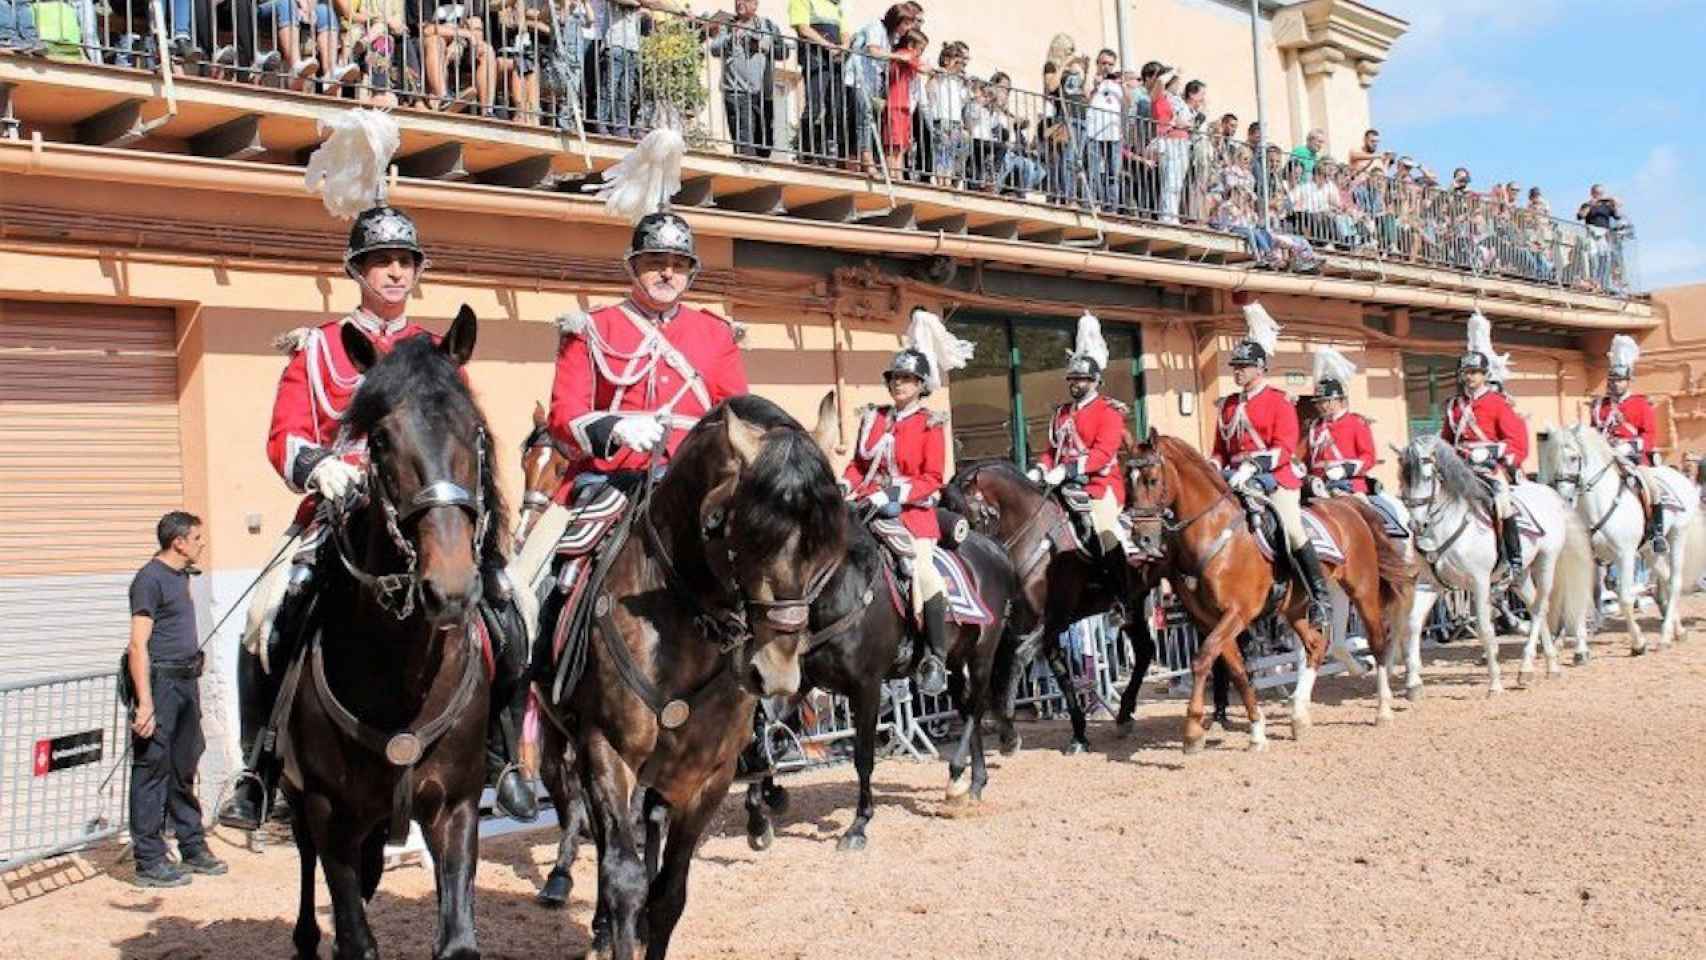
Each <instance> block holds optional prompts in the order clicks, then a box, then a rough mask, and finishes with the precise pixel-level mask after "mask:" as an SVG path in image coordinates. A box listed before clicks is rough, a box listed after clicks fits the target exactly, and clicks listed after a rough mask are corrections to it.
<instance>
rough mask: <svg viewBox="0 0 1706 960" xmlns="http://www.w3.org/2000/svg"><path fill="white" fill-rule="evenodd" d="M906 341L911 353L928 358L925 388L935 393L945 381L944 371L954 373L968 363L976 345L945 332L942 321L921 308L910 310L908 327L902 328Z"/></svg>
mask: <svg viewBox="0 0 1706 960" xmlns="http://www.w3.org/2000/svg"><path fill="white" fill-rule="evenodd" d="M906 342H907V344H908V345H909V346H911V347H912V348H913V349H914V350H917V351H918V352H919V353H922V354H924V355H925V356H926V357H928V358H930V376H929V377H928V378H927V380H926V382H925V386H927V387H929V388H930V389H931V390H936V389H938V388H940V387H941V386H942V384H944V383H946V382H947V379H948V371H949V370H958V369H960V368H961V367H963V366H965V365H966V364H967V363H970V362H971V358H972V354H974V353H976V352H977V344H975V343H972V342H971V341H970V340H961V339H960V338H959V337H956V336H954V335H953V334H951V333H949V332H948V328H947V327H945V326H943V325H942V318H941V317H938V316H936V315H935V314H934V313H931V312H930V311H928V310H926V309H924V308H923V307H913V308H912V324H911V325H910V326H908V327H907V328H906Z"/></svg>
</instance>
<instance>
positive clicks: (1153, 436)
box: [1143, 427, 1161, 447]
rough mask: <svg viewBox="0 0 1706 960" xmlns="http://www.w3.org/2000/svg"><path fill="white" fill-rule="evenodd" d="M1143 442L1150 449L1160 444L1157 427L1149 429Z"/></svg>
mask: <svg viewBox="0 0 1706 960" xmlns="http://www.w3.org/2000/svg"><path fill="white" fill-rule="evenodd" d="M1143 442H1144V443H1147V444H1149V445H1150V446H1152V447H1153V446H1156V445H1157V444H1159V443H1160V442H1161V429H1160V428H1159V427H1150V428H1149V436H1148V437H1147V438H1145V439H1144V441H1143Z"/></svg>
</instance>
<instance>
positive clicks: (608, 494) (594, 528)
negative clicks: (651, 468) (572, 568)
mask: <svg viewBox="0 0 1706 960" xmlns="http://www.w3.org/2000/svg"><path fill="white" fill-rule="evenodd" d="M628 503H629V500H628V495H627V494H625V493H623V492H622V491H621V490H619V489H617V488H616V486H615V485H614V484H605V485H603V486H602V487H600V488H599V489H598V490H596V491H594V492H592V493H591V494H589V495H587V499H586V502H585V503H577V504H575V505H574V506H573V507H571V508H570V511H569V515H570V519H569V523H568V526H567V527H565V528H564V530H563V533H562V536H560V537H558V538H557V549H556V553H557V555H558V556H560V557H579V556H584V555H586V554H587V553H590V552H592V549H593V548H594V547H596V546H598V544H599V542H600V541H601V540H603V539H604V534H605V532H606V531H608V530H609V529H610V528H611V527H613V526H615V525H616V521H618V520H621V519H622V515H623V514H625V513H627V512H628Z"/></svg>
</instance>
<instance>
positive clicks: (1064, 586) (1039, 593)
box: [942, 459, 1155, 754]
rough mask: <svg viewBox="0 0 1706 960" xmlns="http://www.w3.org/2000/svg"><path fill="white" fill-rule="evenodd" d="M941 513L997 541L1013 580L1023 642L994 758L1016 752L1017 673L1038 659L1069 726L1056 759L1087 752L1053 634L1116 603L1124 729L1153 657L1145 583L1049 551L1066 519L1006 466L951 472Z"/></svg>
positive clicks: (1042, 492)
mask: <svg viewBox="0 0 1706 960" xmlns="http://www.w3.org/2000/svg"><path fill="white" fill-rule="evenodd" d="M942 506H944V507H945V508H947V509H949V510H952V511H954V512H956V513H960V514H962V515H963V516H965V517H966V518H967V519H968V520H970V521H971V524H972V526H973V528H975V529H976V530H978V531H979V532H981V533H983V534H985V535H986V536H988V537H990V538H991V539H993V540H995V541H997V542H998V543H999V544H1000V545H1001V547H1002V548H1003V549H1004V550H1005V551H1006V552H1007V556H1008V558H1009V559H1010V560H1011V561H1012V564H1013V568H1014V571H1015V575H1016V576H1017V578H1018V598H1019V600H1020V601H1021V602H1020V603H1018V604H1015V605H1014V613H1013V615H1012V617H1011V618H1010V619H1011V621H1012V625H1011V627H1010V629H1014V630H1017V631H1019V632H1020V634H1021V635H1022V636H1023V639H1022V641H1021V642H1020V644H1019V648H1018V650H1017V651H1016V653H1015V658H1016V668H1015V670H1014V671H1013V673H1012V675H1011V677H1009V678H1008V689H1007V690H1006V691H1005V692H1004V694H1003V698H1002V700H1001V709H1000V711H999V714H998V716H997V720H998V721H999V722H1000V723H1001V724H1002V726H1003V728H1004V729H1003V743H1002V752H1003V753H1010V752H1012V751H1013V750H1014V749H1016V748H1017V745H1018V740H1017V735H1016V734H1013V733H1012V718H1013V699H1014V696H1015V694H1016V690H1017V685H1018V683H1019V681H1020V680H1021V679H1023V673H1024V668H1025V667H1026V666H1028V665H1029V663H1030V662H1031V660H1032V659H1033V658H1034V657H1035V655H1036V654H1037V653H1039V652H1041V653H1043V654H1044V657H1045V659H1046V660H1047V662H1048V665H1049V669H1050V670H1051V672H1052V673H1053V674H1054V680H1055V684H1056V686H1058V687H1059V688H1060V691H1061V694H1062V699H1064V700H1065V701H1066V710H1067V714H1068V716H1069V717H1070V718H1071V720H1072V739H1071V741H1070V742H1068V743H1067V745H1066V748H1065V751H1064V752H1065V753H1067V754H1078V753H1083V752H1084V751H1086V750H1088V749H1090V737H1089V733H1088V730H1087V724H1086V720H1085V716H1084V707H1083V705H1082V704H1080V703H1079V701H1078V697H1077V696H1076V695H1075V693H1074V690H1073V684H1072V674H1071V670H1070V668H1069V667H1068V665H1067V662H1066V657H1065V654H1064V652H1063V651H1062V650H1061V647H1060V635H1061V634H1062V633H1063V632H1064V631H1065V630H1066V628H1067V627H1068V626H1070V625H1072V624H1073V623H1076V622H1078V621H1079V620H1082V619H1084V618H1085V617H1093V616H1097V615H1099V614H1104V613H1107V612H1108V611H1109V610H1111V609H1113V608H1114V606H1115V604H1117V603H1121V602H1122V601H1123V602H1124V603H1125V605H1126V617H1125V625H1124V626H1123V627H1122V630H1123V631H1124V632H1125V634H1126V637H1127V639H1128V640H1129V641H1130V642H1131V646H1132V652H1133V655H1134V656H1135V658H1136V662H1135V664H1134V666H1133V673H1132V679H1131V682H1130V684H1129V685H1128V686H1127V688H1126V689H1127V693H1126V695H1125V696H1124V697H1122V699H1121V707H1120V718H1119V719H1120V720H1121V721H1122V723H1124V722H1129V721H1130V718H1131V708H1132V707H1133V706H1134V705H1135V701H1136V692H1137V689H1138V686H1139V685H1140V684H1141V683H1142V681H1143V677H1144V675H1145V674H1147V673H1148V672H1149V664H1150V661H1151V660H1152V659H1154V656H1155V642H1154V639H1153V638H1152V637H1151V636H1150V633H1149V624H1148V623H1147V622H1146V620H1145V618H1144V617H1143V615H1142V611H1143V598H1144V597H1145V596H1147V595H1148V591H1149V588H1150V587H1151V586H1153V583H1152V582H1150V578H1149V577H1147V576H1145V575H1143V574H1139V573H1138V572H1136V571H1130V572H1128V571H1127V569H1126V563H1125V559H1124V557H1123V556H1121V557H1116V558H1114V559H1113V560H1111V561H1108V562H1106V563H1098V562H1096V561H1092V560H1089V559H1087V558H1086V557H1084V556H1083V555H1082V554H1080V553H1078V552H1077V551H1073V550H1056V549H1055V546H1054V540H1053V539H1052V538H1053V537H1054V536H1055V535H1057V533H1058V532H1059V531H1061V530H1062V529H1070V526H1071V523H1072V521H1071V518H1069V517H1068V516H1067V515H1066V509H1065V508H1064V507H1062V506H1061V505H1060V504H1059V503H1058V502H1056V501H1055V499H1054V498H1053V497H1051V496H1049V493H1048V491H1047V490H1046V489H1045V488H1044V487H1042V486H1041V485H1039V484H1037V483H1035V482H1033V481H1032V480H1031V479H1030V478H1029V477H1027V476H1025V474H1024V473H1023V472H1022V471H1020V470H1019V468H1018V467H1017V466H1015V465H1014V464H1013V463H1012V462H1011V461H1009V460H1000V459H995V460H983V461H980V462H977V463H974V464H971V465H969V466H967V467H966V468H965V469H962V470H960V471H958V472H957V473H956V474H955V475H954V478H953V480H952V481H951V482H949V483H948V485H947V486H945V487H943V488H942ZM1115 564H1117V565H1118V568H1117V569H1115V566H1114V565H1115Z"/></svg>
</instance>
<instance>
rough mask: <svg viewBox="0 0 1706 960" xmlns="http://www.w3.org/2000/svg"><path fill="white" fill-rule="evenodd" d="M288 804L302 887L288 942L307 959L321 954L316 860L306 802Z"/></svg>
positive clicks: (298, 801) (298, 954)
mask: <svg viewBox="0 0 1706 960" xmlns="http://www.w3.org/2000/svg"><path fill="white" fill-rule="evenodd" d="M291 806H292V807H293V808H294V809H295V810H296V817H295V821H296V822H295V824H294V825H293V829H292V831H291V832H292V833H293V834H295V836H296V857H297V859H298V860H299V861H301V864H302V890H301V897H300V899H299V900H298V901H297V908H296V930H295V931H294V932H293V933H292V934H291V935H290V941H291V942H292V943H294V944H295V945H296V955H297V956H298V957H303V958H310V957H316V956H318V955H319V953H320V923H319V921H318V920H316V919H315V917H314V881H315V877H314V871H315V869H317V866H318V863H317V859H316V855H315V853H314V840H313V838H312V836H310V834H309V828H308V819H307V816H306V814H305V813H304V811H305V810H306V809H307V803H306V801H305V800H303V799H298V800H297V801H296V802H295V803H293V804H292V805H291Z"/></svg>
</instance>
